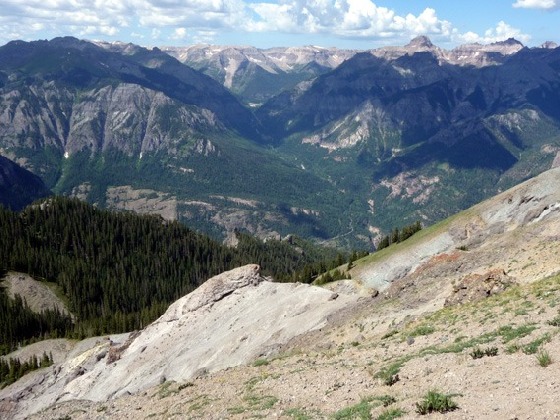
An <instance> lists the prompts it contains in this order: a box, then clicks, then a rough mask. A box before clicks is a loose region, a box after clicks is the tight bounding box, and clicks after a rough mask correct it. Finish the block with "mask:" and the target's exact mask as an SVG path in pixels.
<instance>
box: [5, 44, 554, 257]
mask: <svg viewBox="0 0 560 420" xmlns="http://www.w3.org/2000/svg"><path fill="white" fill-rule="evenodd" d="M203 51H204V53H201V54H198V53H197V54H198V55H197V54H194V55H191V56H190V57H191V58H190V59H192V60H194V59H195V58H196V57H200V59H202V58H201V57H202V56H206V52H208V51H210V50H209V49H204V50H203ZM235 51H236V53H235V54H237V53H239V54H241V55H235V54H234V56H231V57H230V56H229V55H228V54H229V53H228V52H227V51H225V50H223V51H221V52H217V53H216V54H217V55H218V56H219V57H221V58H220V59H219V60H218V59H216V60H214V61H212V65H213V66H218V64H219V65H221V66H223V67H222V70H219V71H218V70H216V71H218V73H219V72H220V71H223V69H224V68H225V67H227V63H230V61H231V60H234V61H235V60H237V59H239V60H241V59H243V60H245V59H247V60H249V62H252V63H253V64H255V63H256V61H255V60H256V58H257V57H261V58H263V59H265V58H266V60H268V61H266V60H265V61H266V62H269V64H268V65H264V64H263V66H264V67H259V69H263V70H262V71H268V70H272V67H270V66H272V63H276V64H275V65H276V66H279V67H278V68H279V69H280V63H284V64H283V65H284V67H283V68H284V70H283V71H284V72H287V73H285V74H288V73H289V69H288V67H289V66H288V67H286V63H291V64H290V66H292V68H293V69H294V71H296V68H304V67H305V66H306V65H313V64H312V63H315V64H317V65H319V63H323V64H324V66H325V67H327V68H323V69H322V70H321V71H319V72H311V73H309V75H308V77H309V78H307V79H305V80H303V78H304V76H303V75H302V74H303V73H298V76H297V77H298V78H300V79H298V80H303V81H302V82H301V83H298V84H297V85H296V86H295V87H294V88H293V89H288V88H289V87H290V86H293V84H292V85H290V84H289V83H288V84H285V85H283V86H284V88H285V89H286V90H282V89H284V88H280V90H279V91H280V93H278V94H277V95H275V96H273V97H271V98H270V99H267V100H266V102H264V103H263V104H262V105H261V106H258V107H251V106H249V105H246V103H247V98H242V97H241V96H240V97H239V98H240V99H238V98H237V97H236V96H234V94H233V93H231V92H230V91H228V90H227V89H226V87H225V86H227V85H228V84H227V83H225V81H224V80H222V79H220V77H221V76H220V77H217V76H215V77H216V79H217V80H213V79H212V78H211V77H209V76H207V75H205V74H203V73H202V72H200V71H197V70H195V69H193V68H191V67H189V66H187V65H184V64H182V63H181V62H180V61H179V60H177V59H176V58H173V57H171V56H170V55H168V54H166V53H165V52H163V51H162V50H160V49H158V48H153V49H146V48H142V47H138V46H135V45H131V44H118V43H115V44H107V43H92V42H87V41H80V40H77V39H74V38H57V39H54V40H52V41H37V42H30V43H27V42H21V41H15V42H11V43H9V44H7V45H5V46H3V47H0V150H1V153H2V154H3V155H5V156H7V157H9V158H10V159H12V160H14V161H16V162H17V163H18V164H20V165H22V166H23V167H24V168H26V169H28V170H30V171H31V172H33V173H34V174H36V175H38V176H39V177H40V178H41V179H42V180H43V182H44V183H45V184H46V186H47V188H49V189H51V190H52V191H53V192H55V193H58V194H62V195H70V196H74V197H79V198H80V199H83V200H87V201H89V202H91V203H95V204H97V205H98V206H101V207H109V208H119V209H129V210H136V211H141V212H155V213H159V214H161V215H162V216H163V217H165V218H166V219H168V220H180V221H184V222H186V223H187V224H188V225H189V226H192V227H193V228H194V229H197V230H200V231H204V232H206V233H209V234H211V235H212V236H213V237H214V238H216V239H218V240H224V239H227V240H235V232H236V231H244V232H248V233H250V234H253V235H257V236H259V237H261V238H266V237H268V238H279V237H283V236H286V235H288V234H291V233H295V234H297V235H299V236H303V237H306V238H310V239H313V240H315V241H316V242H320V243H323V244H330V245H331V246H339V247H345V248H346V249H351V248H362V247H369V248H370V249H374V248H375V246H376V245H377V244H378V243H379V241H380V240H381V239H382V238H383V237H384V236H386V235H387V234H388V233H389V232H390V229H392V228H393V227H394V226H396V225H405V224H411V223H414V222H415V221H416V220H421V221H423V223H424V224H431V223H433V222H435V221H437V220H441V219H442V218H444V217H446V216H449V215H450V214H453V213H455V212H457V211H459V210H461V209H464V208H467V207H468V206H470V205H473V204H474V203H476V202H479V201H480V200H482V199H484V198H486V197H488V196H491V195H493V194H495V193H497V192H499V191H501V190H504V189H506V188H508V187H510V186H512V185H514V184H516V183H518V182H520V181H522V180H525V179H527V178H529V177H531V176H533V175H536V174H538V173H540V172H542V171H544V170H546V169H549V168H550V167H552V166H554V165H556V164H558V162H560V114H559V113H558V112H559V111H558V109H560V103H559V101H560V99H558V98H560V72H559V69H560V48H554V45H553V44H547V45H546V47H543V48H532V49H529V48H525V47H523V45H522V44H520V43H519V42H517V41H515V40H508V41H505V42H502V43H496V44H491V45H488V46H481V45H467V46H462V47H459V48H457V49H454V50H452V51H445V50H442V49H440V48H438V47H436V46H434V45H433V44H432V43H431V42H430V41H429V40H428V39H427V38H425V37H420V38H417V39H415V40H413V41H412V42H411V43H410V44H408V45H406V46H404V47H386V48H382V49H379V50H372V51H366V52H361V53H357V54H353V53H352V54H348V55H347V56H346V55H344V54H341V56H340V57H343V58H344V59H343V60H342V59H341V60H340V64H339V65H338V66H337V63H338V61H337V60H335V59H334V56H330V54H331V53H332V54H337V52H336V51H335V52H329V51H315V50H313V49H311V50H305V51H303V50H302V51H296V52H293V51H292V52H291V53H290V52H287V51H284V52H281V51H280V52H271V51H269V52H266V53H265V52H262V51H253V50H243V51H241V50H235ZM229 52H231V51H229ZM231 53H232V54H233V52H231ZM174 54H175V55H176V56H177V57H181V54H180V53H179V52H178V51H175V52H174ZM236 57H237V58H236ZM251 57H252V58H251ZM340 57H339V58H340ZM182 59H184V60H186V59H187V57H183V58H182ZM259 59H260V58H259ZM251 60H253V61H251ZM290 60H291V61H290ZM190 63H191V64H192V65H194V64H193V63H194V62H190ZM199 64H200V66H202V67H204V66H205V65H206V64H204V63H202V62H199ZM207 64H208V65H210V64H209V63H207ZM230 64H231V63H230ZM200 66H199V68H201V69H202V67H200ZM267 66H268V67H269V68H268V70H266V69H265V67H267ZM301 66H303V67H301ZM217 68H218V67H216V69H217ZM205 71H207V72H208V73H209V74H211V73H212V72H213V71H214V70H210V69H209V68H208V69H207V70H205ZM259 72H261V70H258V71H257V73H259ZM257 73H252V72H248V73H246V74H245V75H244V76H243V77H246V78H248V79H250V80H251V81H252V83H255V84H256V86H258V85H259V83H260V82H259V80H260V79H259V78H260V77H261V76H259V75H257ZM259 74H260V73H259ZM272 74H273V73H270V72H268V73H267V75H268V76H267V77H272V76H270V75H272ZM278 74H279V73H278ZM289 74H292V75H293V73H289ZM290 77H291V76H290ZM232 80H233V79H232ZM278 80H280V79H278ZM278 80H277V81H278ZM232 83H233V82H232ZM278 83H279V84H282V83H284V82H280V81H278ZM224 85H225V86H224ZM233 86H234V85H233V84H232V85H231V89H232V92H234V91H235V90H234V89H233ZM237 94H239V92H237ZM263 100H264V99H263ZM253 105H255V104H253Z"/></svg>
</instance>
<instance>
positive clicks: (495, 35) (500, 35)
mask: <svg viewBox="0 0 560 420" xmlns="http://www.w3.org/2000/svg"><path fill="white" fill-rule="evenodd" d="M457 38H459V40H460V41H462V42H466V43H474V42H478V43H480V44H490V43H493V42H499V41H504V40H506V39H508V38H515V39H517V40H518V41H520V42H522V43H523V44H527V43H528V42H529V41H530V39H531V36H530V35H528V34H525V33H523V32H522V31H521V30H520V29H517V28H514V27H513V26H510V25H508V24H507V23H505V22H504V21H500V22H498V24H497V25H496V27H495V28H492V29H488V30H486V31H485V32H484V35H482V36H481V35H478V34H476V33H474V32H467V33H465V34H460V35H458V36H457Z"/></svg>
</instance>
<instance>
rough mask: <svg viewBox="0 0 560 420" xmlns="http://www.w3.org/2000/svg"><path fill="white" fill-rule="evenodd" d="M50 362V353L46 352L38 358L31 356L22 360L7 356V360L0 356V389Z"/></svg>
mask: <svg viewBox="0 0 560 420" xmlns="http://www.w3.org/2000/svg"><path fill="white" fill-rule="evenodd" d="M52 364H53V358H52V354H47V353H46V352H43V356H42V357H41V358H40V359H38V358H37V357H36V356H32V357H31V358H29V360H27V361H24V362H21V361H20V360H19V359H17V358H9V359H8V360H4V359H1V358H0V389H2V388H4V387H5V386H8V385H10V384H13V383H14V382H15V381H17V380H18V379H19V378H21V377H22V376H23V375H25V374H26V373H28V372H31V371H33V370H36V369H40V368H44V367H48V366H51V365H52Z"/></svg>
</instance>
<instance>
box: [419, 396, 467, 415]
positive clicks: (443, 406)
mask: <svg viewBox="0 0 560 420" xmlns="http://www.w3.org/2000/svg"><path fill="white" fill-rule="evenodd" d="M452 397H453V395H446V394H442V393H440V392H438V391H436V390H430V391H428V393H427V394H426V395H425V396H424V398H423V399H422V400H421V401H420V402H417V403H416V412H417V413H418V414H420V415H426V414H430V413H434V412H438V413H447V412H449V411H453V410H456V409H457V408H459V406H458V405H457V403H456V402H455V401H453V400H452V399H451V398H452Z"/></svg>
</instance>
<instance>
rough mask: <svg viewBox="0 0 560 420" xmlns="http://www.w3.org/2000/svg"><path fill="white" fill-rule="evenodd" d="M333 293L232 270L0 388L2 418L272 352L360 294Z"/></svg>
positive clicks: (255, 271)
mask: <svg viewBox="0 0 560 420" xmlns="http://www.w3.org/2000/svg"><path fill="white" fill-rule="evenodd" d="M332 296H333V293H332V292H331V291H329V290H325V289H322V288H319V287H315V286H309V285H305V284H293V283H292V284H279V283H272V282H270V281H267V280H265V279H264V278H263V277H262V276H261V275H260V271H259V267H258V266H257V265H248V266H244V267H240V268H237V269H234V270H231V271H229V272H226V273H223V274H220V275H218V276H216V277H213V278H211V279H209V280H208V281H207V282H205V283H204V284H203V285H202V286H201V287H199V288H198V289H197V290H195V291H194V292H192V293H191V294H189V295H187V296H185V297H183V298H181V299H179V300H178V301H177V302H175V303H174V304H173V305H171V306H170V307H169V309H168V310H167V312H166V313H165V314H164V315H162V316H161V317H160V318H159V319H158V320H157V321H155V322H154V323H152V324H151V325H149V326H148V327H146V328H145V329H144V330H142V331H139V332H135V333H131V334H130V335H129V336H128V337H122V336H121V337H111V339H108V338H107V339H99V340H98V342H97V344H95V345H93V346H89V347H88V348H87V349H85V350H84V351H83V352H81V353H80V354H75V355H74V356H73V357H69V358H68V359H67V360H66V361H65V362H63V363H59V364H56V365H54V366H52V367H51V368H48V369H43V370H41V371H38V372H34V373H32V374H29V375H26V376H25V377H24V378H22V379H21V380H20V381H18V382H17V383H15V384H13V385H12V386H10V387H8V388H6V389H4V390H1V391H0V401H2V403H1V404H0V407H3V409H4V410H9V412H4V413H0V416H2V415H3V416H6V415H9V416H10V417H15V418H23V417H25V416H26V415H28V414H30V413H32V412H36V411H38V410H41V409H42V408H44V407H47V406H48V405H50V404H53V403H54V402H57V401H66V400H74V399H88V400H94V401H103V400H107V399H110V398H115V397H118V396H122V395H127V394H131V393H137V392H140V391H142V390H145V389H148V388H150V387H152V386H155V385H158V384H160V383H161V382H163V381H167V380H173V381H178V382H185V381H188V380H189V379H192V378H194V377H196V376H198V375H203V374H204V373H205V372H212V371H216V370H219V369H225V368H227V367H231V366H237V365H241V364H245V363H249V362H250V361H252V360H254V359H256V358H258V357H265V356H270V355H272V354H275V353H276V352H278V350H279V349H280V348H281V347H282V346H284V345H285V344H286V343H288V342H289V341H290V340H292V339H294V338H295V337H298V336H299V335H301V334H304V333H308V332H311V331H316V330H319V329H321V328H323V327H325V326H326V325H328V319H329V318H330V317H331V316H332V315H333V314H335V313H337V312H338V311H340V310H342V309H343V308H345V307H346V306H348V305H351V304H352V302H355V301H356V300H357V299H358V297H351V296H348V295H343V294H339V295H338V296H337V297H336V299H332ZM116 340H117V341H116ZM6 407H7V408H6Z"/></svg>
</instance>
